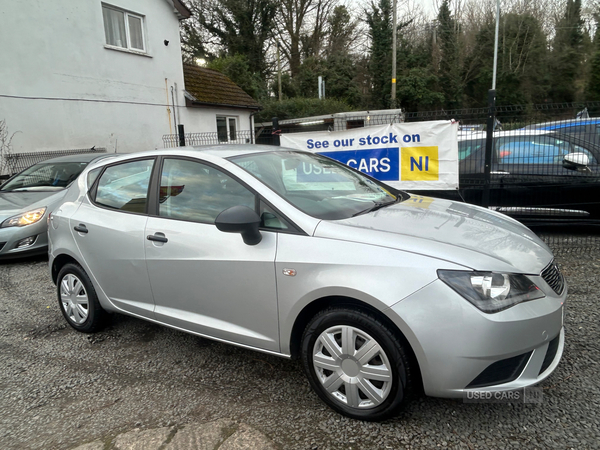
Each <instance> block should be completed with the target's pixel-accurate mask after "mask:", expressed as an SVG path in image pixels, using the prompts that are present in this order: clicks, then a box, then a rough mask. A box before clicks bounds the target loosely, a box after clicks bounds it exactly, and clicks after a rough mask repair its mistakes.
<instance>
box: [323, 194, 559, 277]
mask: <svg viewBox="0 0 600 450" xmlns="http://www.w3.org/2000/svg"><path fill="white" fill-rule="evenodd" d="M315 236H319V237H326V238H330V239H341V240H351V241H355V242H362V243H366V244H372V245H377V246H383V247H390V248H396V249H399V250H404V251H408V252H412V253H418V254H422V255H426V256H431V257H433V258H437V259H441V260H445V261H449V262H452V263H455V264H460V265H462V266H465V267H468V268H471V269H474V270H497V271H515V272H521V273H528V274H539V273H540V272H541V271H542V269H543V268H544V267H546V266H547V265H548V264H549V262H550V261H551V260H552V252H551V250H550V249H549V248H548V246H547V245H546V244H544V242H542V241H541V240H540V239H539V238H538V237H537V236H536V235H535V234H534V233H533V232H532V231H531V230H529V229H528V228H526V227H525V226H523V225H521V224H520V223H518V222H516V221H515V220H513V219H511V218H509V217H507V216H504V215H503V214H500V213H497V212H494V211H489V210H487V209H484V208H480V207H477V206H472V205H468V204H465V203H458V202H452V201H449V200H441V199H434V198H431V197H420V196H412V197H411V198H410V199H408V200H406V201H404V202H402V203H397V204H394V205H391V206H388V207H384V208H382V209H379V210H377V211H374V212H371V213H365V214H362V215H359V216H356V217H352V218H349V219H343V220H336V221H322V222H321V223H319V225H318V227H317V229H316V231H315ZM440 268H441V267H440Z"/></svg>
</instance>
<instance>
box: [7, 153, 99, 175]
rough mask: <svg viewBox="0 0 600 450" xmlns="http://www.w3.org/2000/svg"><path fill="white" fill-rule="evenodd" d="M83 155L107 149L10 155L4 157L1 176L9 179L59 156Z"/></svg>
mask: <svg viewBox="0 0 600 450" xmlns="http://www.w3.org/2000/svg"><path fill="white" fill-rule="evenodd" d="M81 153H106V148H103V147H93V148H77V149H72V150H52V151H47V152H32V153H8V154H5V155H3V161H2V168H3V171H2V173H0V176H2V177H3V178H7V177H9V176H11V175H14V174H15V173H18V172H20V171H22V170H25V169H27V168H28V167H30V166H33V165H34V164H37V163H40V162H42V161H45V160H47V159H50V158H57V157H59V156H68V155H78V154H81Z"/></svg>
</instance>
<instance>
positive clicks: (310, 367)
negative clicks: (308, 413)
mask: <svg viewBox="0 0 600 450" xmlns="http://www.w3.org/2000/svg"><path fill="white" fill-rule="evenodd" d="M406 345H407V344H405V343H403V342H402V339H401V338H400V336H399V335H398V332H397V331H392V329H391V328H390V327H389V326H388V325H387V324H385V323H384V322H383V321H382V320H380V319H378V318H377V317H376V316H375V315H373V314H371V313H368V312H364V311H360V310H356V309H350V308H346V307H332V308H328V309H325V310H323V311H321V312H319V313H318V314H316V315H315V316H314V317H313V318H312V320H311V321H310V322H309V323H308V325H307V326H306V329H305V331H304V334H303V336H302V342H301V356H302V363H303V367H304V371H305V373H306V375H307V377H308V379H309V381H310V384H311V386H312V388H313V389H314V390H315V392H316V393H317V394H318V395H319V397H320V398H321V399H322V400H323V401H324V402H325V403H326V404H327V405H329V406H330V407H331V408H332V409H334V410H335V411H337V412H339V413H340V414H343V415H345V416H348V417H351V418H353V419H359V420H365V421H381V420H385V419H388V418H390V417H392V416H394V415H396V414H397V413H398V412H399V411H400V409H401V408H402V407H403V406H404V404H405V403H406V402H407V400H408V399H409V397H410V394H411V392H412V378H411V375H412V372H411V367H410V364H409V358H408V356H407V352H406V348H405V346H406Z"/></svg>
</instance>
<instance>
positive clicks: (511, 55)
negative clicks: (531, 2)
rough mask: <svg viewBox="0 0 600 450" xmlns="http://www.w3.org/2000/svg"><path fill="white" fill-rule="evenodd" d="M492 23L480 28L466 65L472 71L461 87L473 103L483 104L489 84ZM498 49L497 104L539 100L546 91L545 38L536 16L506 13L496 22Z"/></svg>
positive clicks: (535, 101) (491, 60)
mask: <svg viewBox="0 0 600 450" xmlns="http://www.w3.org/2000/svg"><path fill="white" fill-rule="evenodd" d="M494 32H495V22H494V20H493V19H492V18H490V20H489V21H488V23H487V24H486V25H485V26H484V27H483V28H482V29H481V30H480V32H479V33H478V35H477V37H476V42H475V47H474V50H473V52H472V54H471V58H470V59H469V61H467V66H471V67H472V68H473V69H472V73H471V74H470V77H469V79H468V82H467V86H466V89H465V92H466V94H467V95H468V96H469V97H470V102H469V103H470V104H471V105H473V106H484V105H485V104H486V98H487V91H488V90H489V89H491V87H492V68H493V64H494V60H493V57H494ZM500 36H502V39H501V41H500V42H499V48H498V73H497V83H496V84H497V98H498V104H524V103H543V102H544V101H545V100H546V98H547V94H548V89H549V80H548V77H549V75H548V69H547V67H548V60H547V44H546V37H545V35H544V32H543V30H542V27H541V24H540V23H539V21H538V19H536V18H535V17H533V16H532V15H529V14H516V13H509V14H506V15H504V16H503V17H502V20H501V21H500Z"/></svg>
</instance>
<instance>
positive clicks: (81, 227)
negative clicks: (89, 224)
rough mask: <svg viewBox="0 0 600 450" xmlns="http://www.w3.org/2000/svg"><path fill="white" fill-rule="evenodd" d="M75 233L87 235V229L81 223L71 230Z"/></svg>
mask: <svg viewBox="0 0 600 450" xmlns="http://www.w3.org/2000/svg"><path fill="white" fill-rule="evenodd" d="M73 229H74V230H75V231H77V232H78V233H87V232H88V229H87V228H86V226H85V225H84V224H82V223H80V224H79V225H77V226H76V227H74V228H73Z"/></svg>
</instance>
